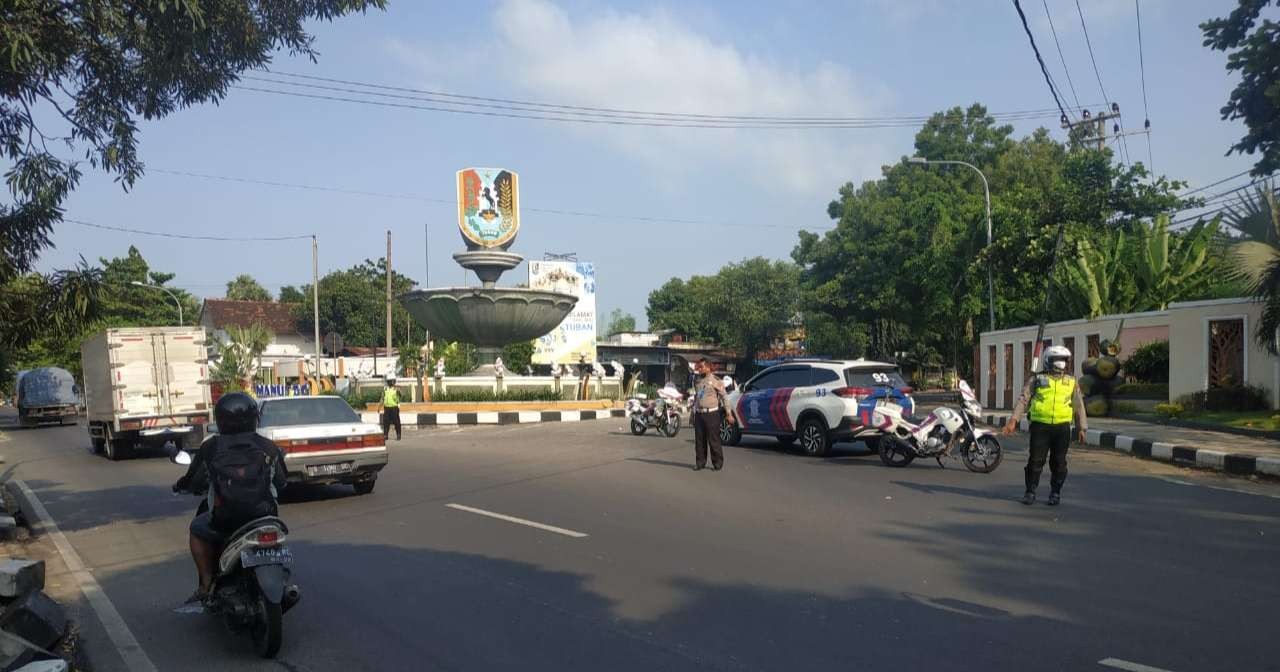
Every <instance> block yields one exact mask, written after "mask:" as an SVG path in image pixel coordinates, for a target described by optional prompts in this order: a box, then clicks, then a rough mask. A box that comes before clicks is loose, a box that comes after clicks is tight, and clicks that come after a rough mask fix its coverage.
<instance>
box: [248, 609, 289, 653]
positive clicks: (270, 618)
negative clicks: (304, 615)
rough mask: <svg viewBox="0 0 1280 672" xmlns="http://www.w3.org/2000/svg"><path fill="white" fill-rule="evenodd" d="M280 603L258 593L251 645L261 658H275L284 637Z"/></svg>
mask: <svg viewBox="0 0 1280 672" xmlns="http://www.w3.org/2000/svg"><path fill="white" fill-rule="evenodd" d="M282 615H283V614H282V612H281V609H280V605H278V604H272V603H271V602H270V601H268V600H267V598H266V597H264V596H263V595H262V594H259V595H258V613H257V615H256V616H255V617H254V621H253V626H252V627H253V631H252V632H253V647H254V649H255V650H256V651H257V652H258V655H259V656H262V657H263V658H275V657H276V654H277V653H279V652H280V644H281V643H282V642H283V639H284V632H283V631H284V625H283V623H281V617H282Z"/></svg>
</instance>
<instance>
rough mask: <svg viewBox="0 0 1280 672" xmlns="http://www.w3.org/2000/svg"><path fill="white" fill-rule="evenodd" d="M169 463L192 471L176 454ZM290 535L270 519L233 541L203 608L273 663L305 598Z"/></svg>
mask: <svg viewBox="0 0 1280 672" xmlns="http://www.w3.org/2000/svg"><path fill="white" fill-rule="evenodd" d="M170 460H171V461H173V463H174V464H179V465H190V464H191V455H190V453H187V452H185V451H181V450H177V449H176V448H174V449H172V453H171V456H170ZM189 494H202V493H189ZM208 506H209V503H208V500H207V499H205V500H203V501H202V502H201V503H200V507H199V508H198V509H197V510H196V513H197V514H200V513H204V512H205V511H207V510H208ZM288 534H289V527H288V526H287V525H285V523H284V521H283V520H281V519H280V518H278V517H276V516H265V517H262V518H258V519H256V520H252V521H249V522H248V523H246V524H244V525H242V526H241V527H240V529H238V530H236V531H235V532H234V533H233V534H231V535H230V536H228V537H227V543H226V546H224V547H223V549H222V553H221V555H220V556H219V558H218V573H217V575H216V576H215V578H214V580H213V588H212V589H211V590H210V592H209V597H208V599H207V600H206V601H205V604H204V609H203V611H206V612H208V613H212V614H215V615H218V616H221V617H222V619H223V621H224V623H225V624H226V626H227V629H228V630H230V631H232V632H235V633H247V634H248V635H249V636H250V638H251V639H252V640H253V644H254V649H255V650H256V651H257V653H258V655H259V656H262V657H263V658H274V657H275V655H276V653H277V652H279V651H280V644H281V643H282V641H283V636H284V635H283V623H282V617H283V616H284V614H285V613H286V612H288V611H289V610H290V609H291V608H293V606H294V605H295V604H297V603H298V600H299V599H300V598H301V592H300V591H299V589H298V586H297V585H296V584H293V583H290V581H289V578H290V575H291V573H292V572H291V568H292V566H293V553H292V552H291V551H290V550H289V547H288V546H286V545H285V543H284V542H285V539H286V538H287V537H288Z"/></svg>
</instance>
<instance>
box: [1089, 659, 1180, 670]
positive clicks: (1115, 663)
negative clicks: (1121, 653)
mask: <svg viewBox="0 0 1280 672" xmlns="http://www.w3.org/2000/svg"><path fill="white" fill-rule="evenodd" d="M1098 664H1099V665H1105V666H1107V667H1114V668H1115V669H1117V670H1127V671H1128V672H1170V670H1166V669H1164V668H1162V667H1151V666H1150V665H1143V664H1142V663H1131V662H1129V661H1127V660H1120V659H1119V658H1103V659H1102V660H1099V661H1098Z"/></svg>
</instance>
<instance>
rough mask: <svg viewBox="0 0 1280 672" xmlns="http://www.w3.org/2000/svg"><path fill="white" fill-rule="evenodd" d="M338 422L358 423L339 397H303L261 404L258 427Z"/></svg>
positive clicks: (358, 418)
mask: <svg viewBox="0 0 1280 672" xmlns="http://www.w3.org/2000/svg"><path fill="white" fill-rule="evenodd" d="M339 422H343V423H348V422H360V416H359V415H357V414H356V412H355V411H354V410H352V409H351V406H350V405H348V404H347V402H346V401H344V400H342V399H341V398H339V397H303V398H300V399H279V400H276V401H265V402H263V403H262V417H261V419H260V420H258V426H259V427H287V426H289V425H322V424H326V423H339Z"/></svg>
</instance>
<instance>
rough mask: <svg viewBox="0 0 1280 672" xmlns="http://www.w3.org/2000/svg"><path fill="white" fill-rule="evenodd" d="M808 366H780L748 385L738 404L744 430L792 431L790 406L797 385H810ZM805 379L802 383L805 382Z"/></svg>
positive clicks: (750, 431)
mask: <svg viewBox="0 0 1280 672" xmlns="http://www.w3.org/2000/svg"><path fill="white" fill-rule="evenodd" d="M808 378H809V367H807V366H780V367H778V368H775V369H771V370H769V371H766V372H764V373H763V374H761V375H760V376H758V377H756V378H755V379H754V380H752V381H751V382H750V383H748V384H747V389H746V391H745V392H744V393H743V395H742V398H741V399H740V400H739V401H738V409H737V410H738V417H739V418H741V419H742V425H743V427H742V429H743V431H744V432H747V433H749V434H785V433H787V432H790V431H793V430H794V427H792V422H791V417H790V415H789V413H788V407H789V405H790V402H791V396H792V394H794V393H795V389H796V387H797V383H799V384H802V385H807V384H808ZM802 379H803V380H802Z"/></svg>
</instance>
